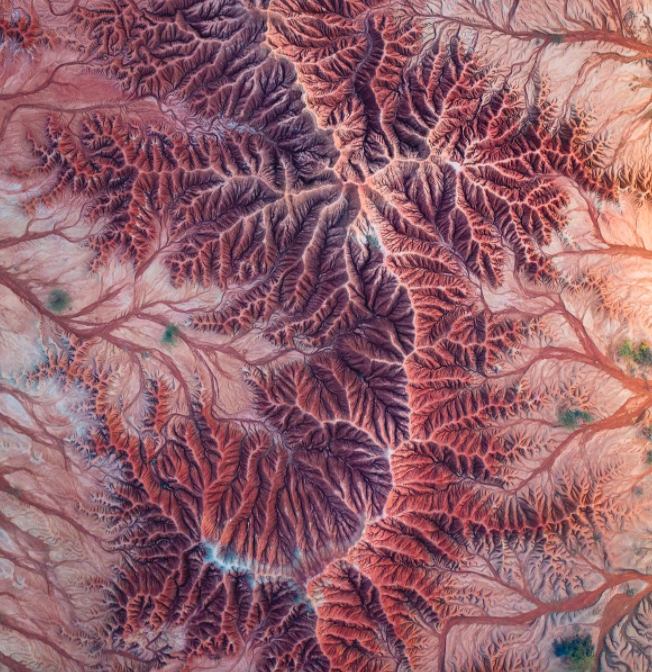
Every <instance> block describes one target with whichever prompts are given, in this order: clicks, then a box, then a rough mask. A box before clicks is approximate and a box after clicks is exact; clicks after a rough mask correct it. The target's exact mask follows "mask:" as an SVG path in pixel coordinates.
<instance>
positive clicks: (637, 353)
mask: <svg viewBox="0 0 652 672" xmlns="http://www.w3.org/2000/svg"><path fill="white" fill-rule="evenodd" d="M618 356H619V357H624V358H626V359H631V360H632V361H633V362H634V363H635V364H638V365H639V366H652V348H650V346H649V345H648V344H647V343H645V341H643V342H642V343H639V344H638V345H634V344H633V343H632V342H631V341H630V340H629V339H628V340H626V341H625V342H624V343H623V344H622V345H621V346H620V348H619V349H618Z"/></svg>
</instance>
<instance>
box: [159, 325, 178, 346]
mask: <svg viewBox="0 0 652 672" xmlns="http://www.w3.org/2000/svg"><path fill="white" fill-rule="evenodd" d="M180 333H181V332H180V331H179V327H177V325H176V324H168V326H167V327H165V331H164V332H163V336H162V337H161V342H162V343H164V344H165V345H176V344H177V340H178V338H179V334H180Z"/></svg>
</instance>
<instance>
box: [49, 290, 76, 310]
mask: <svg viewBox="0 0 652 672" xmlns="http://www.w3.org/2000/svg"><path fill="white" fill-rule="evenodd" d="M70 303H71V299H70V294H68V292H66V290H65V289H53V290H52V291H51V292H50V293H49V294H48V300H47V306H48V310H51V311H52V312H53V313H63V311H64V310H65V309H66V308H67V307H68V306H69V305H70Z"/></svg>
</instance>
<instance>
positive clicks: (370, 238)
mask: <svg viewBox="0 0 652 672" xmlns="http://www.w3.org/2000/svg"><path fill="white" fill-rule="evenodd" d="M365 238H366V239H367V245H368V246H369V247H371V248H372V249H374V250H379V249H380V243H379V242H378V238H376V236H374V234H373V233H368V234H367V235H366V236H365Z"/></svg>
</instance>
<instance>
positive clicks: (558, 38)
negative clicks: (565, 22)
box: [549, 33, 564, 44]
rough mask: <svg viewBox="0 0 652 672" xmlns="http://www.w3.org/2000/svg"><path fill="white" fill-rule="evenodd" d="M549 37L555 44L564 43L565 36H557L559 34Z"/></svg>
mask: <svg viewBox="0 0 652 672" xmlns="http://www.w3.org/2000/svg"><path fill="white" fill-rule="evenodd" d="M549 37H550V41H551V42H552V43H553V44H561V43H562V42H563V41H564V36H563V35H557V34H555V33H553V34H552V35H550V36H549Z"/></svg>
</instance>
